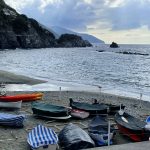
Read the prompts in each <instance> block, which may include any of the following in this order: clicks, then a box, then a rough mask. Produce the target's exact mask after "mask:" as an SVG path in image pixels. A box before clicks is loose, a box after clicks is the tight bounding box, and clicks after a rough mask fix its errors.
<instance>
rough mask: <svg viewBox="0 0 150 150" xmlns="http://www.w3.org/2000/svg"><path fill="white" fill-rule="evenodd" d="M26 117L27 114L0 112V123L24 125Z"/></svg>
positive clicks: (14, 125)
mask: <svg viewBox="0 0 150 150" xmlns="http://www.w3.org/2000/svg"><path fill="white" fill-rule="evenodd" d="M24 119H25V115H13V114H6V113H0V125H2V126H10V127H11V126H12V127H23V121H24Z"/></svg>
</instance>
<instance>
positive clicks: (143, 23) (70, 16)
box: [5, 0, 150, 44]
mask: <svg viewBox="0 0 150 150" xmlns="http://www.w3.org/2000/svg"><path fill="white" fill-rule="evenodd" d="M5 2H6V3H7V4H9V5H10V6H12V7H13V8H15V9H16V10H17V11H18V12H19V13H24V14H26V15H27V16H28V17H32V18H35V19H36V20H38V21H39V22H40V23H42V24H44V25H46V26H48V27H50V26H60V27H64V28H67V29H71V30H73V31H78V32H85V33H89V34H92V35H94V36H96V37H98V38H100V39H102V40H104V41H105V42H106V43H111V42H112V41H116V42H118V43H127V44H128V43H135V44H136V43H137V44H140V43H141V44H150V17H149V15H150V0H5Z"/></svg>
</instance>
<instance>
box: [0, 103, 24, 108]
mask: <svg viewBox="0 0 150 150" xmlns="http://www.w3.org/2000/svg"><path fill="white" fill-rule="evenodd" d="M21 104H22V101H17V102H0V108H12V109H13V108H14V109H15V108H18V109H19V108H21Z"/></svg>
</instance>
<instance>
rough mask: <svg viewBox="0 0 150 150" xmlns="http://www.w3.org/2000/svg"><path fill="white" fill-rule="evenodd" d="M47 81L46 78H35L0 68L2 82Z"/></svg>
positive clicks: (31, 83)
mask: <svg viewBox="0 0 150 150" xmlns="http://www.w3.org/2000/svg"><path fill="white" fill-rule="evenodd" d="M46 82H47V81H44V80H39V79H34V78H30V77H27V76H24V75H19V74H15V73H11V72H8V71H4V70H0V83H4V84H28V85H35V84H41V83H46Z"/></svg>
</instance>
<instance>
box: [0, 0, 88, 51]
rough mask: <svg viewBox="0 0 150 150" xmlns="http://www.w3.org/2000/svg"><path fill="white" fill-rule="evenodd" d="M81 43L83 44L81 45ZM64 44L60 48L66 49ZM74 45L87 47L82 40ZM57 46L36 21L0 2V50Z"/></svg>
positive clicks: (2, 0) (48, 32) (52, 36)
mask: <svg viewBox="0 0 150 150" xmlns="http://www.w3.org/2000/svg"><path fill="white" fill-rule="evenodd" d="M68 40H69V41H70V39H68ZM69 41H68V42H69ZM71 41H72V40H71ZM82 42H83V43H84V44H81V43H82ZM70 43H71V42H70ZM66 44H67V45H65V44H62V46H63V47H68V43H66ZM76 44H77V47H79V46H82V45H83V46H85V45H86V46H89V43H88V42H85V41H82V40H81V41H80V43H76ZM73 45H74V44H73V43H72V46H73ZM59 46H60V44H58V43H57V40H56V39H55V36H54V35H53V33H51V32H50V31H48V30H47V29H46V28H44V27H42V26H41V25H40V24H39V23H38V22H37V21H36V20H34V19H31V18H28V17H27V16H26V15H23V14H19V13H17V12H16V10H14V9H13V8H11V7H10V6H8V5H7V4H5V2H4V0H0V49H15V48H25V49H27V48H46V47H59Z"/></svg>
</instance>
